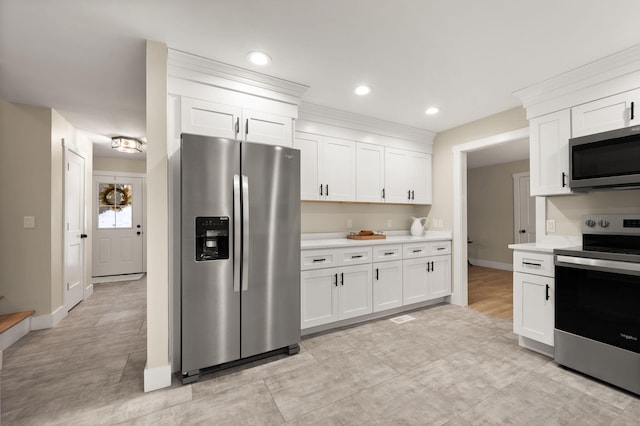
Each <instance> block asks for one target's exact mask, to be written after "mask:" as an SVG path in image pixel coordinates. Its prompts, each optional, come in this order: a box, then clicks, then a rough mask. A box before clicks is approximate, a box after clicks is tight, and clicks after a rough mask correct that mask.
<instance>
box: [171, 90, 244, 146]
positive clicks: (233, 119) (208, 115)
mask: <svg viewBox="0 0 640 426" xmlns="http://www.w3.org/2000/svg"><path fill="white" fill-rule="evenodd" d="M181 109H182V133H191V134H195V135H204V136H219V137H221V138H229V139H235V138H236V136H237V134H238V131H239V126H240V115H241V114H242V109H241V108H240V107H236V106H232V105H225V104H219V103H215V102H209V101H203V100H200V99H192V98H186V97H182V99H181Z"/></svg>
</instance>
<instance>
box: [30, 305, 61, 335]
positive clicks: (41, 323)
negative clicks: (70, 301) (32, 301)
mask: <svg viewBox="0 0 640 426" xmlns="http://www.w3.org/2000/svg"><path fill="white" fill-rule="evenodd" d="M66 316H67V311H66V309H65V308H64V305H62V306H60V307H58V309H56V310H55V311H53V312H51V313H50V314H45V315H38V316H35V317H32V318H31V330H44V329H46V328H52V327H54V326H55V325H56V324H58V323H59V322H60V321H62V320H63V319H64V317H66Z"/></svg>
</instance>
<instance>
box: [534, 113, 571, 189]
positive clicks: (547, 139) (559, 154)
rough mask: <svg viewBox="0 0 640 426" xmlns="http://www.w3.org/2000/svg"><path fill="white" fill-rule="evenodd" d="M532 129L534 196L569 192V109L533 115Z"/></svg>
mask: <svg viewBox="0 0 640 426" xmlns="http://www.w3.org/2000/svg"><path fill="white" fill-rule="evenodd" d="M529 128H530V132H531V134H530V145H529V153H530V157H531V158H530V164H531V170H530V177H531V195H532V196H534V195H560V194H569V193H570V192H571V191H570V190H569V138H570V137H571V114H570V112H569V110H568V109H566V110H562V111H558V112H554V113H552V114H547V115H543V116H541V117H536V118H533V119H531V120H530V121H529Z"/></svg>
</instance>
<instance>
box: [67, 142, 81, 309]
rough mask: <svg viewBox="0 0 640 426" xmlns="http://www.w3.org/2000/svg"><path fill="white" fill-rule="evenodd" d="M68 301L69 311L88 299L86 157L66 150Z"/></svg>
mask: <svg viewBox="0 0 640 426" xmlns="http://www.w3.org/2000/svg"><path fill="white" fill-rule="evenodd" d="M65 162H66V163H67V164H66V174H65V179H64V206H65V208H64V215H65V234H64V305H65V308H66V309H67V311H69V310H70V309H71V308H73V307H74V306H76V305H77V304H78V303H80V302H81V301H82V300H83V299H84V288H85V282H84V259H85V253H84V250H85V246H84V238H85V237H86V235H85V233H84V226H85V223H84V212H85V199H84V158H82V157H80V156H79V155H78V154H76V153H74V152H72V151H70V150H68V149H67V150H66V151H65Z"/></svg>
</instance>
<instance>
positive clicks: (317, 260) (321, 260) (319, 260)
mask: <svg viewBox="0 0 640 426" xmlns="http://www.w3.org/2000/svg"><path fill="white" fill-rule="evenodd" d="M326 261H327V259H326V258H324V257H323V258H322V259H313V263H316V262H326Z"/></svg>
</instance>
